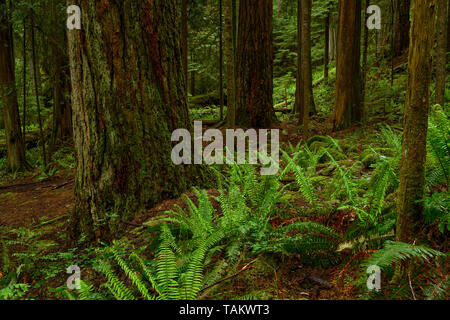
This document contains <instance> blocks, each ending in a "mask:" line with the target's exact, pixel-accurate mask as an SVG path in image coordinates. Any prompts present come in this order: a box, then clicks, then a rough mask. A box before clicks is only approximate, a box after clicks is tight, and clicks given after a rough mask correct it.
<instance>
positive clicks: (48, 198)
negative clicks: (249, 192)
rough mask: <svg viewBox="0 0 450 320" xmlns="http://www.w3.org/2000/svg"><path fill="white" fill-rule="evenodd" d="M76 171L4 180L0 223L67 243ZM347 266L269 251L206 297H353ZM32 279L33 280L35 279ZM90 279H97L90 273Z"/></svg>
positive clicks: (323, 125) (344, 219)
mask: <svg viewBox="0 0 450 320" xmlns="http://www.w3.org/2000/svg"><path fill="white" fill-rule="evenodd" d="M312 127H313V128H314V131H313V135H325V136H326V135H331V136H334V137H345V136H348V134H349V133H350V132H355V131H358V130H360V128H358V127H354V128H351V129H348V130H346V131H345V132H339V133H338V135H335V134H333V133H332V132H331V130H330V129H329V128H330V124H329V123H327V122H326V121H321V120H320V119H315V120H313V125H312ZM276 128H277V129H280V131H281V133H282V134H281V142H282V144H287V143H291V144H292V145H293V146H295V145H297V144H298V143H299V142H300V141H301V139H302V137H301V134H300V133H299V128H298V126H297V125H296V123H295V122H294V121H291V122H287V121H283V122H281V123H280V124H279V126H277V127H276ZM356 147H358V146H356ZM360 149H361V148H360ZM73 175H74V171H73V170H63V171H61V172H58V173H57V174H55V175H54V176H51V177H48V178H46V179H44V180H42V181H39V179H40V175H39V172H34V173H29V175H28V176H26V177H23V178H20V179H16V180H9V181H5V179H4V181H3V183H2V186H0V226H3V227H7V228H8V229H9V228H11V229H17V228H28V229H33V230H35V232H37V233H40V232H42V234H40V235H39V239H40V240H42V239H45V240H52V241H55V242H56V243H57V244H58V247H57V248H53V249H52V250H56V251H62V250H66V249H68V248H67V247H66V243H65V242H64V240H63V237H61V234H63V233H64V232H65V229H66V228H67V223H68V216H69V214H70V212H71V210H72V208H73V203H74V196H73V187H74V178H73ZM186 194H187V195H188V196H189V198H191V199H192V200H193V201H194V202H195V201H196V199H195V195H194V193H193V192H187V193H186ZM208 194H209V195H210V196H217V195H218V191H217V190H216V189H211V190H208ZM211 202H212V204H213V206H214V207H215V209H218V211H220V206H219V204H218V203H217V201H214V200H213V199H212V198H211ZM292 202H293V204H294V205H295V206H297V207H302V208H304V207H307V206H308V204H307V202H305V200H304V199H303V198H301V197H299V198H294V199H292ZM175 204H176V205H179V206H180V207H182V208H186V204H185V202H184V201H183V200H182V199H181V198H177V199H172V200H167V201H164V202H162V203H160V204H158V205H157V206H155V207H154V208H151V209H148V210H147V212H146V213H145V214H141V215H139V216H137V217H136V218H135V219H134V220H133V221H130V222H128V228H129V231H130V232H131V233H133V230H134V229H139V228H141V226H142V224H143V223H145V222H146V221H147V220H149V219H151V218H154V217H155V216H157V215H158V214H160V213H164V212H165V211H167V210H171V209H173V207H174V205H175ZM314 219H315V220H316V222H319V223H324V224H326V225H328V226H330V227H333V229H334V230H336V231H338V232H340V233H344V232H345V229H346V228H347V227H348V225H349V224H350V222H351V221H353V220H354V219H355V214H354V213H352V212H348V211H339V212H336V214H334V215H332V216H321V215H319V216H317V217H315V218H314ZM297 220H298V219H297V218H295V217H289V218H280V217H274V218H273V219H272V220H271V221H270V223H271V224H272V226H274V227H276V226H279V225H286V224H290V223H292V222H295V221H297ZM56 251H55V252H56ZM342 254H343V255H346V252H345V251H344V252H342ZM347 255H348V253H347ZM239 264H243V262H238V265H236V266H234V269H235V270H239V268H241V267H242V266H243V265H239ZM343 267H344V266H343V265H334V266H331V267H327V268H319V267H311V266H303V264H302V261H301V257H300V256H296V255H293V256H290V257H287V258H282V259H281V260H280V261H278V259H275V260H273V259H272V258H268V257H265V258H264V259H261V260H260V261H259V262H258V263H255V264H254V266H253V267H252V268H250V269H249V270H248V271H246V272H244V273H243V274H242V275H240V276H237V277H235V278H234V279H233V280H232V281H228V282H226V283H225V284H224V285H222V286H221V290H220V292H219V293H217V294H215V295H212V296H208V298H214V299H226V298H233V297H236V296H246V295H248V294H251V293H252V292H257V293H258V296H259V297H261V296H263V297H264V296H265V295H266V296H267V297H270V298H276V299H354V298H356V297H357V289H356V286H354V285H352V284H350V285H349V284H347V285H344V284H343V283H342V281H339V280H340V272H341V271H342V269H343ZM352 273H354V278H355V279H356V273H357V269H354V270H353V272H352V270H349V271H348V273H347V276H350V277H351V276H352ZM63 277H64V276H63ZM30 281H34V282H32V283H35V282H36V281H37V280H30ZM91 281H94V282H95V280H92V279H91ZM99 281H100V280H99ZM52 285H53V286H55V288H56V287H58V286H60V285H62V283H58V281H55V280H53V281H50V282H48V283H47V286H52ZM47 289H49V288H47ZM46 291H47V290H44V291H39V290H37V291H35V295H37V296H41V295H42V298H45V296H46V295H48V293H44V292H46Z"/></svg>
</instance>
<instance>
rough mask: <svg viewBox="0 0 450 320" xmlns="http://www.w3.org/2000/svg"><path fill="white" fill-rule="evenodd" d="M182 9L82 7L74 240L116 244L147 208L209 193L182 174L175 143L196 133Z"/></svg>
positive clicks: (87, 3) (76, 53) (162, 3)
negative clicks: (179, 135)
mask: <svg viewBox="0 0 450 320" xmlns="http://www.w3.org/2000/svg"><path fill="white" fill-rule="evenodd" d="M176 3H177V1H176V0H154V1H134V0H125V1H108V0H104V1H91V0H78V1H75V3H74V4H77V5H79V6H80V7H81V11H82V24H83V25H82V30H73V31H69V55H70V69H71V79H72V108H73V124H74V142H75V150H76V177H75V207H74V210H73V213H72V215H71V219H70V220H71V225H70V228H71V230H70V236H71V239H73V240H75V239H77V238H79V237H80V236H81V235H82V234H84V235H85V236H86V239H87V240H88V241H94V240H109V239H111V238H113V237H114V236H115V235H117V232H118V231H120V230H121V229H122V228H123V226H124V225H123V223H122V222H123V220H131V219H133V217H134V216H136V215H137V214H139V213H141V212H142V210H143V209H144V208H145V207H146V206H148V207H151V206H153V205H155V204H157V203H158V202H160V201H161V200H164V199H167V198H171V197H175V196H178V195H179V194H180V193H181V192H183V191H185V190H186V189H187V188H189V187H190V186H191V185H193V184H194V183H195V184H197V185H201V183H202V181H204V180H205V179H204V171H203V170H202V169H203V168H202V167H201V166H190V165H189V166H188V165H186V166H175V165H174V164H173V163H172V161H171V151H172V146H173V144H172V142H171V134H172V132H173V131H174V130H175V129H178V128H186V129H188V130H189V129H191V123H190V119H189V113H188V109H187V103H186V85H185V76H184V74H183V72H184V70H183V65H182V58H181V48H180V33H179V29H180V28H179V25H178V23H179V20H178V19H177V18H178V17H177V7H176Z"/></svg>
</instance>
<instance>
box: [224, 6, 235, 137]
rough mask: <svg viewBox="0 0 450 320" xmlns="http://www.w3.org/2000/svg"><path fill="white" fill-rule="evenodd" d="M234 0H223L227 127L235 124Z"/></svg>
mask: <svg viewBox="0 0 450 320" xmlns="http://www.w3.org/2000/svg"><path fill="white" fill-rule="evenodd" d="M233 2H236V0H225V2H224V6H225V8H224V9H225V12H224V13H225V62H226V83H227V125H228V127H229V128H235V126H236V102H235V101H236V71H235V68H236V60H235V57H236V47H235V41H234V35H235V29H236V27H235V24H233V21H235V19H236V11H233V9H235V8H236V7H235V4H234V6H233Z"/></svg>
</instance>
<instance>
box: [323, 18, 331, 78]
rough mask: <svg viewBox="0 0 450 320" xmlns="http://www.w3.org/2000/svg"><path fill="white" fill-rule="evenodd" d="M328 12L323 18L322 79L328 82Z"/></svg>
mask: <svg viewBox="0 0 450 320" xmlns="http://www.w3.org/2000/svg"><path fill="white" fill-rule="evenodd" d="M330 16H331V14H330V12H328V13H327V17H326V18H325V52H324V56H323V77H324V79H325V80H328V64H329V62H328V59H329V56H330V46H329V45H330Z"/></svg>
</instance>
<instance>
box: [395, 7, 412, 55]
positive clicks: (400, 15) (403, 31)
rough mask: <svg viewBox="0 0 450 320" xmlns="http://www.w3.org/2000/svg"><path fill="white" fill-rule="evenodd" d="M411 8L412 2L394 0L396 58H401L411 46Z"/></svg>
mask: <svg viewBox="0 0 450 320" xmlns="http://www.w3.org/2000/svg"><path fill="white" fill-rule="evenodd" d="M410 8H411V1H410V0H394V19H395V22H394V24H395V26H394V33H395V36H394V39H395V41H394V55H395V56H396V57H398V56H401V55H402V54H403V52H405V50H406V49H408V46H409V31H410V26H411V23H410V19H409V11H410Z"/></svg>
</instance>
